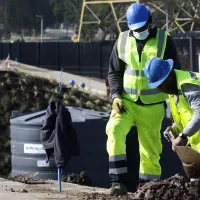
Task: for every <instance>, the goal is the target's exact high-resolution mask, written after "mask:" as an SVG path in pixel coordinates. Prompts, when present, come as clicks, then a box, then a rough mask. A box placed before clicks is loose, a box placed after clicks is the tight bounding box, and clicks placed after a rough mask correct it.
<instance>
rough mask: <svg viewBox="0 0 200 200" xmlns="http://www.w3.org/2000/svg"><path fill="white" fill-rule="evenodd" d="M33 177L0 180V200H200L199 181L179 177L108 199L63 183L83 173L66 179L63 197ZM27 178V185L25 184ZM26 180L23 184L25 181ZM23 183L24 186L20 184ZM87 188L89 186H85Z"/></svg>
mask: <svg viewBox="0 0 200 200" xmlns="http://www.w3.org/2000/svg"><path fill="white" fill-rule="evenodd" d="M34 175H35V174H31V173H30V174H28V175H24V177H23V178H22V177H21V178H19V176H18V177H16V178H14V179H13V180H6V179H0V199H3V200H4V199H5V200H7V199H12V198H14V199H15V200H25V199H26V200H29V199H52V200H53V199H58V200H59V199H63V200H64V199H70V200H119V199H120V200H131V199H133V200H171V199H172V200H199V199H200V181H199V180H198V181H194V182H189V181H188V180H187V179H185V178H184V177H182V176H179V175H178V174H177V175H175V176H172V177H170V178H168V179H165V180H161V181H158V180H154V181H151V182H149V183H145V184H141V185H139V186H138V189H137V191H136V192H135V193H128V195H124V196H110V195H109V194H108V192H109V190H108V189H104V188H96V187H88V186H83V185H78V184H72V183H66V180H67V181H69V180H70V181H71V180H78V181H79V183H80V184H83V182H81V181H80V180H82V179H83V177H84V178H85V179H86V178H87V179H89V177H87V174H86V172H82V173H80V174H71V175H69V176H66V177H65V178H66V179H64V177H63V180H65V182H62V193H58V192H57V181H52V180H43V183H41V180H34V181H35V183H34V184H33V183H32V181H33V180H31V179H30V177H31V176H33V177H34ZM27 178H29V181H27ZM24 180H26V181H24ZM22 182H23V183H22ZM85 183H86V184H88V182H87V181H86V182H85ZM2 197H4V198H2Z"/></svg>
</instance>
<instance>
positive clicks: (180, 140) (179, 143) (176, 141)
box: [171, 137, 185, 152]
mask: <svg viewBox="0 0 200 200" xmlns="http://www.w3.org/2000/svg"><path fill="white" fill-rule="evenodd" d="M171 142H172V150H173V151H174V152H176V146H184V142H185V139H183V138H181V137H177V138H176V139H171Z"/></svg>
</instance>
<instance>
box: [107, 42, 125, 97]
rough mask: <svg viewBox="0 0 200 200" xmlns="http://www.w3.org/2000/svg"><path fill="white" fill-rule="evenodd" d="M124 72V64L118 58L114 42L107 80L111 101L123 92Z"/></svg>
mask: <svg viewBox="0 0 200 200" xmlns="http://www.w3.org/2000/svg"><path fill="white" fill-rule="evenodd" d="M124 70H125V63H124V62H123V61H122V60H121V59H119V57H118V52H117V41H116V42H115V45H114V47H113V50H112V53H111V56H110V62H109V71H108V79H109V82H110V92H111V96H112V99H114V98H115V97H121V94H122V90H123V75H124Z"/></svg>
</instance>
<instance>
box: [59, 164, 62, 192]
mask: <svg viewBox="0 0 200 200" xmlns="http://www.w3.org/2000/svg"><path fill="white" fill-rule="evenodd" d="M61 174H62V169H61V168H58V192H62V185H61Z"/></svg>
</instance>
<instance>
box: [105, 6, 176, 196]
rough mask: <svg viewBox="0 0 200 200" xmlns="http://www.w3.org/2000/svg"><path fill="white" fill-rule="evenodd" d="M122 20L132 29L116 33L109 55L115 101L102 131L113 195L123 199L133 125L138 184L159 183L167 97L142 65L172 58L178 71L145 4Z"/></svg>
mask: <svg viewBox="0 0 200 200" xmlns="http://www.w3.org/2000/svg"><path fill="white" fill-rule="evenodd" d="M126 15H127V21H128V27H129V29H130V30H128V31H125V32H122V33H120V35H119V38H118V40H117V41H116V43H115V45H114V47H113V50H112V54H111V57H110V63H109V73H108V78H109V81H110V91H111V96H112V100H113V104H112V108H113V109H112V113H111V116H110V119H109V121H108V123H107V126H106V134H107V136H108V139H107V151H108V154H109V176H110V183H111V188H110V194H111V195H123V194H127V188H126V184H127V182H128V171H127V158H126V135H127V134H128V132H129V131H130V129H131V128H132V126H133V124H134V123H136V125H137V130H138V138H139V152H140V172H139V181H140V182H147V181H150V180H152V179H159V178H160V175H161V167H160V163H159V160H160V154H161V152H162V144H161V136H160V130H161V124H162V120H163V118H164V102H165V100H166V98H167V95H166V94H164V93H161V92H160V91H159V90H158V89H150V88H149V86H148V81H147V79H146V78H145V76H144V71H143V70H144V65H145V62H146V61H148V60H150V59H151V58H153V57H155V56H157V57H160V58H165V59H169V58H170V59H173V60H174V63H175V66H176V67H179V62H178V59H177V53H176V48H175V45H174V42H173V40H172V38H171V37H170V36H169V34H168V33H167V32H165V31H163V30H161V29H159V28H157V27H153V26H152V16H151V13H150V11H149V10H148V9H147V8H146V7H145V6H144V5H143V4H140V3H134V4H132V5H131V6H130V7H129V8H128V10H127V14H126ZM133 148H134V147H133Z"/></svg>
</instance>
